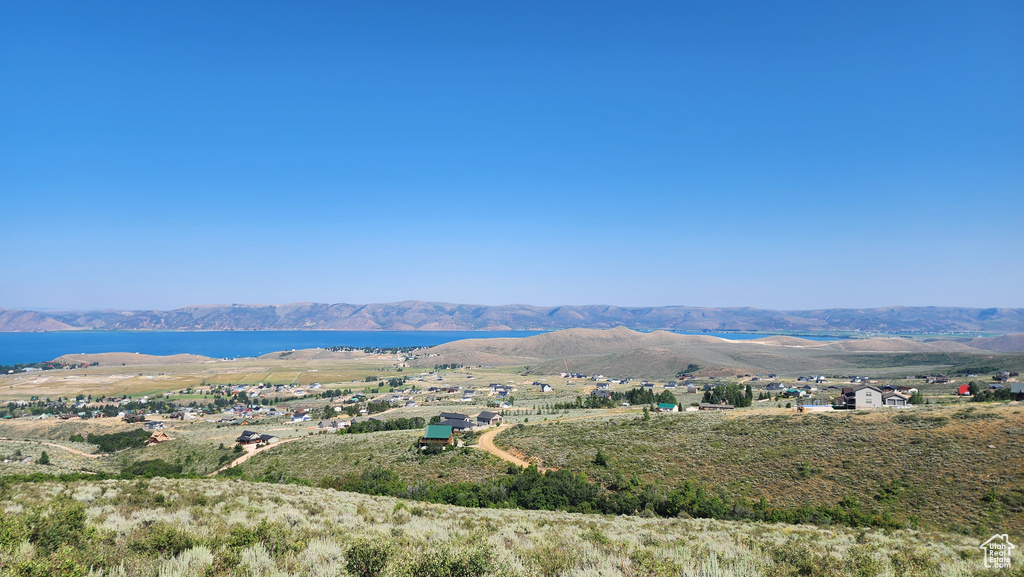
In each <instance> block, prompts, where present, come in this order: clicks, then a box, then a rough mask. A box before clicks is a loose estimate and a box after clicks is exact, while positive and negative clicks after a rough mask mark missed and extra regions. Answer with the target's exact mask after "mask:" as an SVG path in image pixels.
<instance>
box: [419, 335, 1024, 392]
mask: <svg viewBox="0 0 1024 577" xmlns="http://www.w3.org/2000/svg"><path fill="white" fill-rule="evenodd" d="M428 354H429V355H430V356H429V357H428V356H423V357H422V358H421V359H419V360H418V361H416V363H418V364H419V365H420V366H431V365H433V364H436V363H462V364H467V365H490V366H502V365H504V366H508V365H520V366H529V367H530V369H531V371H533V372H537V373H541V374H551V373H559V372H562V371H569V372H580V373H585V374H598V373H600V374H605V375H610V376H620V377H631V378H647V379H669V378H673V377H675V375H676V373H677V372H679V371H680V370H683V369H684V368H685V367H687V366H688V365H689V364H691V363H693V364H696V365H699V366H700V367H701V370H700V371H699V374H701V375H704V376H712V375H719V376H723V375H730V374H736V373H738V372H739V373H754V374H757V373H761V374H764V373H777V374H780V375H788V376H797V375H807V374H815V373H832V374H835V373H839V374H846V373H852V372H857V371H858V370H861V369H865V368H868V369H871V371H872V372H873V374H886V375H888V374H893V375H896V374H906V373H907V372H910V373H911V374H913V371H914V370H919V369H921V368H927V369H928V370H932V372H950V371H951V370H953V369H955V368H957V367H979V368H981V367H985V366H989V365H998V366H1000V367H1004V368H1006V369H1013V370H1017V369H1019V368H1021V367H1024V354H1021V353H1013V354H1007V353H995V354H994V353H993V352H991V351H983V350H980V349H975V348H972V347H970V346H967V345H965V344H963V343H958V342H954V341H950V340H945V341H935V342H922V341H915V340H910V339H863V340H851V341H835V342H822V341H811V340H806V339H797V338H792V337H767V338H764V339H753V340H737V341H730V340H725V339H720V338H716V337H709V336H699V335H679V334H674V333H667V332H664V331H655V332H652V333H639V332H635V331H631V330H628V329H624V328H621V327H620V328H616V329H611V330H604V331H601V330H591V329H573V330H566V331H558V332H554V333H547V334H543V335H536V336H532V337H525V338H516V339H511V338H510V339H469V340H464V341H457V342H453V343H447V344H444V345H440V346H437V347H433V348H431V349H429V350H428Z"/></svg>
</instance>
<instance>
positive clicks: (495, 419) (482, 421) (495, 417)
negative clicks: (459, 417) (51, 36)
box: [476, 411, 502, 427]
mask: <svg viewBox="0 0 1024 577" xmlns="http://www.w3.org/2000/svg"><path fill="white" fill-rule="evenodd" d="M476 422H477V424H479V425H483V426H487V427H492V426H495V425H501V423H502V417H501V415H499V414H498V413H492V412H490V411H483V412H482V413H480V414H479V415H477V416H476Z"/></svg>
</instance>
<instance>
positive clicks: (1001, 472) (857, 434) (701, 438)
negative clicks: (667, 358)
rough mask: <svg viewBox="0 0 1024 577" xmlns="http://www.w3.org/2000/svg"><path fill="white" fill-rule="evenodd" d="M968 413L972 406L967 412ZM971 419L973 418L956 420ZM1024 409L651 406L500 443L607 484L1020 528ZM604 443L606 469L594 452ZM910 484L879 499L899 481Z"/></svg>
mask: <svg viewBox="0 0 1024 577" xmlns="http://www.w3.org/2000/svg"><path fill="white" fill-rule="evenodd" d="M966 411H971V412H969V413H968V412H966ZM963 416H968V417H969V418H966V419H964V418H959V417H963ZM1021 433H1024V406H1021V405H1002V406H983V407H980V408H979V407H977V406H971V407H967V408H964V407H963V406H955V407H921V408H916V409H907V410H899V411H897V410H876V411H860V412H856V413H851V412H838V413H829V414H806V415H799V414H796V413H795V411H792V410H790V411H785V412H781V413H780V411H779V410H777V409H776V410H774V411H771V412H767V413H763V412H761V411H737V412H735V413H733V414H721V413H693V414H678V415H657V414H656V415H653V416H652V419H651V420H650V421H649V422H644V421H642V420H640V419H638V418H636V417H626V418H617V419H608V420H603V421H593V420H580V421H571V422H562V423H558V424H544V425H541V426H528V427H525V428H522V429H510V430H508V431H506V432H503V433H501V434H500V435H499V436H498V437H497V439H496V442H497V444H498V445H499V446H502V447H503V448H507V447H510V448H514V449H516V450H518V451H520V452H522V453H524V454H526V455H530V456H537V457H540V458H541V459H542V460H543V462H544V464H545V465H546V466H554V467H558V468H569V469H571V470H574V471H583V472H586V473H587V475H588V476H590V477H591V478H596V479H599V480H602V481H605V482H611V481H613V480H614V479H615V478H616V477H617V476H624V477H625V478H627V479H628V478H630V477H631V476H632V475H637V476H639V477H640V478H641V479H644V480H646V481H650V482H660V483H664V484H666V485H668V486H676V485H678V484H680V483H681V482H682V481H683V480H693V481H697V482H699V483H701V484H702V485H703V486H705V487H709V488H712V489H713V490H714V491H720V492H722V493H724V494H727V495H729V496H742V497H746V498H754V499H756V498H760V497H762V496H763V497H765V498H766V499H767V500H768V501H769V503H771V504H773V505H778V506H787V507H796V506H800V505H802V504H804V503H810V504H831V503H836V502H838V501H839V500H840V499H842V498H843V497H844V496H847V495H853V496H856V497H857V498H858V499H859V500H860V502H861V503H862V505H865V506H867V507H869V508H873V509H876V510H879V511H882V510H891V511H892V512H893V513H895V514H897V515H898V516H900V517H902V518H909V516H911V515H913V516H917V517H919V518H920V520H921V522H922V523H924V524H926V525H928V526H933V527H944V528H949V529H954V530H959V531H964V532H977V533H978V534H983V533H989V534H991V533H992V532H996V531H999V532H1006V531H1008V530H1010V531H1019V530H1021V529H1024V492H1021V490H1020V489H1021V487H1024V446H1022V445H1021V444H1020V443H1019V442H1018V439H1019V438H1020V435H1021ZM598 448H600V449H601V451H602V452H603V453H604V454H605V455H606V456H607V457H608V460H609V461H610V466H609V467H608V468H605V467H598V466H596V465H594V464H593V463H592V459H593V457H594V455H595V454H596V452H597V450H598ZM894 480H896V481H899V482H901V483H903V484H904V485H906V488H905V489H902V490H900V491H899V496H898V498H897V499H896V500H894V501H892V502H889V501H879V500H877V499H876V496H878V495H879V492H880V489H881V488H882V487H883V486H885V485H886V484H888V483H891V482H892V481H894Z"/></svg>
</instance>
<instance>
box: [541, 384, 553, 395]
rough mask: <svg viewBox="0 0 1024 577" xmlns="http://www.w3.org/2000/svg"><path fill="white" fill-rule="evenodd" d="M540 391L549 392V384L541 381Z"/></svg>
mask: <svg viewBox="0 0 1024 577" xmlns="http://www.w3.org/2000/svg"><path fill="white" fill-rule="evenodd" d="M540 392H542V393H550V392H551V385H549V384H547V383H541V385H540Z"/></svg>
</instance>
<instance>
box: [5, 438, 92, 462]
mask: <svg viewBox="0 0 1024 577" xmlns="http://www.w3.org/2000/svg"><path fill="white" fill-rule="evenodd" d="M0 441H4V442H7V443H38V444H40V445H46V446H47V447H53V448H55V449H63V450H65V451H67V452H69V453H74V454H76V455H81V456H83V457H88V458H90V459H99V458H100V457H102V456H104V455H103V454H96V453H86V452H83V451H79V450H78V449H72V448H71V447H65V446H64V445H58V444H57V443H47V442H46V441H21V440H18V439H0Z"/></svg>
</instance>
